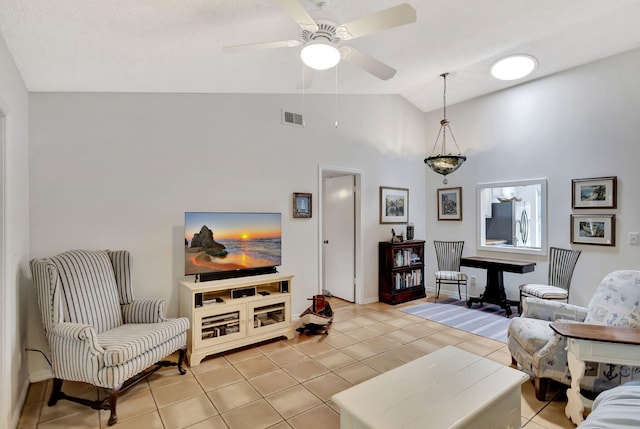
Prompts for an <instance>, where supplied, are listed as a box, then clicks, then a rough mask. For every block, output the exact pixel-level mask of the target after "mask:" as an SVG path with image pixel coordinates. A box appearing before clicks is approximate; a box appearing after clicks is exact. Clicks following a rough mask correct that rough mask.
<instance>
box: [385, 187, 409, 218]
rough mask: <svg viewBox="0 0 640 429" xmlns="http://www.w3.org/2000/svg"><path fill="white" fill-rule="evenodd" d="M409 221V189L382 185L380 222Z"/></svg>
mask: <svg viewBox="0 0 640 429" xmlns="http://www.w3.org/2000/svg"><path fill="white" fill-rule="evenodd" d="M408 221H409V190H408V189H405V188H390V187H387V186H380V223H407V222H408Z"/></svg>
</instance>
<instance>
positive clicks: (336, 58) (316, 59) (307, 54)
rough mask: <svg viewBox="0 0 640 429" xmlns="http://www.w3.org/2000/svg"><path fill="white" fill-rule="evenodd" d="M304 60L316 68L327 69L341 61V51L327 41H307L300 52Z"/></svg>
mask: <svg viewBox="0 0 640 429" xmlns="http://www.w3.org/2000/svg"><path fill="white" fill-rule="evenodd" d="M300 58H302V62H303V63H305V64H306V65H307V66H309V67H311V68H312V69H315V70H326V69H330V68H331V67H334V66H335V65H336V64H338V63H339V62H340V51H339V50H338V49H337V48H336V47H335V46H333V45H327V44H325V43H307V44H306V45H305V47H304V48H302V52H300Z"/></svg>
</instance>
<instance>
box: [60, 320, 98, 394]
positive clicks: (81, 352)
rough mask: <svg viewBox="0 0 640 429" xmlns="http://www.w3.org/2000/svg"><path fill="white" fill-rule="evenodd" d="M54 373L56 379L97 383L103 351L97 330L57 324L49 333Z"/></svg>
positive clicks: (72, 324)
mask: <svg viewBox="0 0 640 429" xmlns="http://www.w3.org/2000/svg"><path fill="white" fill-rule="evenodd" d="M48 336H49V347H50V349H51V361H52V366H53V374H54V377H56V378H62V379H65V380H75V381H83V382H85V383H91V384H97V383H98V380H96V369H97V368H99V367H100V366H102V360H103V357H102V356H103V354H104V349H103V348H102V347H101V346H100V344H98V337H97V334H96V331H95V330H94V329H93V328H92V327H91V326H89V325H84V324H81V323H70V322H63V323H56V324H55V325H53V329H51V331H50V332H49V334H48Z"/></svg>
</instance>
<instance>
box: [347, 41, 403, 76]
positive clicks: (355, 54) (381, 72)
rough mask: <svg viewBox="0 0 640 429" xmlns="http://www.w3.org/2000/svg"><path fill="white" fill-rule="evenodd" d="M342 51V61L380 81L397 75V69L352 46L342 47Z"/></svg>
mask: <svg viewBox="0 0 640 429" xmlns="http://www.w3.org/2000/svg"><path fill="white" fill-rule="evenodd" d="M340 51H341V52H342V59H344V60H345V61H346V62H348V63H351V64H353V65H356V66H358V67H360V68H361V69H363V70H364V71H366V72H368V73H371V74H372V75H374V76H375V77H377V78H379V79H382V80H388V79H391V78H392V77H393V76H395V74H396V69H394V68H393V67H390V66H388V65H386V64H385V63H383V62H380V61H378V60H376V59H375V58H373V57H370V56H369V55H367V54H363V53H362V52H360V51H358V50H357V49H354V48H352V47H350V46H341V47H340Z"/></svg>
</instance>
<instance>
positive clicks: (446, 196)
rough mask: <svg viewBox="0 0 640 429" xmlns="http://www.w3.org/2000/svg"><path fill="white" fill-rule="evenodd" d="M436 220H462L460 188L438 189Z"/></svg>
mask: <svg viewBox="0 0 640 429" xmlns="http://www.w3.org/2000/svg"><path fill="white" fill-rule="evenodd" d="M438 220H462V188H461V187H457V188H443V189H438Z"/></svg>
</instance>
